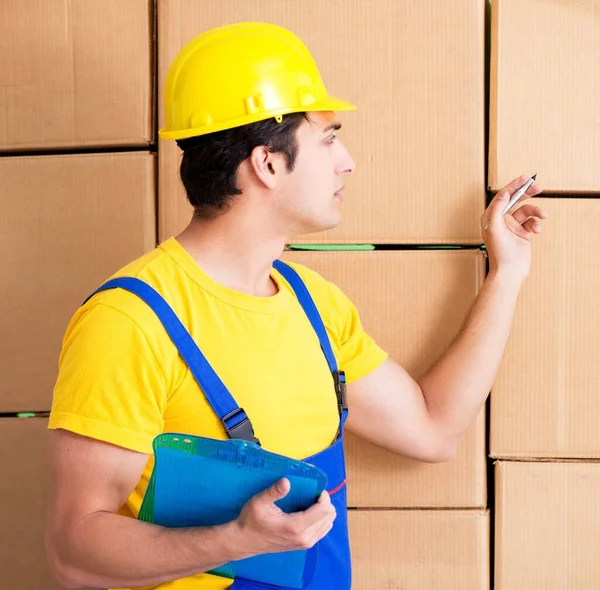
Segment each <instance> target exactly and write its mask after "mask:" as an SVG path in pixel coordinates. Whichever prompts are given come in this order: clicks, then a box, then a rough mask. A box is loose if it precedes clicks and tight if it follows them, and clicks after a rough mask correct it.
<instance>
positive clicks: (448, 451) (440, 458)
mask: <svg viewBox="0 0 600 590" xmlns="http://www.w3.org/2000/svg"><path fill="white" fill-rule="evenodd" d="M458 446H459V441H458V440H454V439H443V440H439V441H435V443H432V444H430V445H428V446H427V449H426V450H424V451H423V453H422V456H421V457H419V460H420V461H422V462H424V463H448V462H449V461H452V459H454V457H456V453H457V451H458Z"/></svg>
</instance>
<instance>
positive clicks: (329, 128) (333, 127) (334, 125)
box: [323, 123, 342, 133]
mask: <svg viewBox="0 0 600 590" xmlns="http://www.w3.org/2000/svg"><path fill="white" fill-rule="evenodd" d="M341 128H342V124H341V123H332V124H331V125H327V127H325V129H323V133H327V132H328V131H337V130H338V129H341Z"/></svg>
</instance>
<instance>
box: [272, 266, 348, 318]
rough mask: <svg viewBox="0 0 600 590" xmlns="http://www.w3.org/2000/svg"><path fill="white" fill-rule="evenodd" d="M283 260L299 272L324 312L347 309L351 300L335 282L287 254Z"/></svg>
mask: <svg viewBox="0 0 600 590" xmlns="http://www.w3.org/2000/svg"><path fill="white" fill-rule="evenodd" d="M282 261H283V262H284V263H285V264H287V265H288V266H290V267H292V268H293V269H294V270H295V271H296V272H297V273H298V275H299V276H300V278H301V279H302V281H303V282H304V284H305V285H306V288H307V289H308V292H309V293H310V295H311V297H312V299H313V300H314V302H315V304H316V305H317V307H318V308H319V311H320V312H321V313H322V314H328V313H334V314H337V313H340V312H341V313H345V312H346V311H347V307H348V305H351V302H350V300H349V299H348V297H347V296H346V295H345V294H344V292H343V291H342V289H340V287H338V286H337V285H336V284H335V283H333V282H332V281H330V280H329V279H328V278H327V277H325V276H323V275H322V274H320V273H319V272H317V271H316V270H313V269H312V268H309V267H308V266H305V265H304V264H300V263H299V262H296V261H291V260H287V259H286V258H285V256H284V258H283V259H282Z"/></svg>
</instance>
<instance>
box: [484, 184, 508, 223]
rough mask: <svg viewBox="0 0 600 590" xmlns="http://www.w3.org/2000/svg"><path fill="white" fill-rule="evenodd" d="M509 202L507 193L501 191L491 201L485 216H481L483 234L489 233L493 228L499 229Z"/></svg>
mask: <svg viewBox="0 0 600 590" xmlns="http://www.w3.org/2000/svg"><path fill="white" fill-rule="evenodd" d="M508 201H509V194H508V192H507V191H505V190H502V191H500V192H499V193H498V194H497V195H496V196H495V197H494V198H493V199H492V201H491V203H490V204H489V206H488V208H487V209H486V210H485V212H484V214H483V215H482V216H481V229H482V231H483V232H486V231H488V230H489V229H490V228H492V227H494V226H495V227H496V228H498V227H499V226H500V225H501V224H502V223H503V222H502V217H503V213H504V209H505V208H506V205H507V204H508Z"/></svg>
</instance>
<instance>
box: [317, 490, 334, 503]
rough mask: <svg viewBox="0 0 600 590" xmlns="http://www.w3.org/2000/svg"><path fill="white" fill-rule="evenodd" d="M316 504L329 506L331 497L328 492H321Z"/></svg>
mask: <svg viewBox="0 0 600 590" xmlns="http://www.w3.org/2000/svg"><path fill="white" fill-rule="evenodd" d="M317 502H319V503H320V504H331V496H330V495H329V492H327V491H325V490H323V491H322V492H321V495H320V496H319V499H318V500H317Z"/></svg>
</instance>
